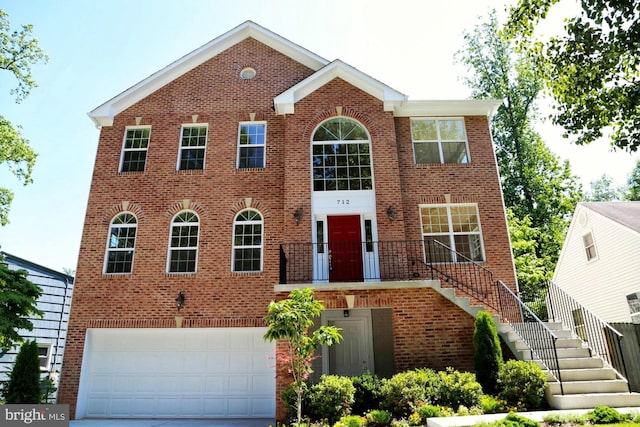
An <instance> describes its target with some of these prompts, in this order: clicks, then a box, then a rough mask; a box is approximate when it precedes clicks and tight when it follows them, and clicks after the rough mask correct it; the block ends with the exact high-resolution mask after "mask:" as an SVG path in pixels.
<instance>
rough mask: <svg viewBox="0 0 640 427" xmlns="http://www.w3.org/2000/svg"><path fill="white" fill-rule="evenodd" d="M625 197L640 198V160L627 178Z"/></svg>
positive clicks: (627, 198) (626, 198) (636, 199)
mask: <svg viewBox="0 0 640 427" xmlns="http://www.w3.org/2000/svg"><path fill="white" fill-rule="evenodd" d="M624 199H625V200H633V201H638V200H640V160H638V161H637V162H636V165H635V166H634V167H633V170H632V171H631V173H630V174H629V177H628V178H627V191H626V193H625V195H624Z"/></svg>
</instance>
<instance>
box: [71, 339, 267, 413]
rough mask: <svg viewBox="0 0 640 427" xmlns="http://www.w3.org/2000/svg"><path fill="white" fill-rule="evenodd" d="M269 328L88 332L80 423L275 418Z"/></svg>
mask: <svg viewBox="0 0 640 427" xmlns="http://www.w3.org/2000/svg"><path fill="white" fill-rule="evenodd" d="M265 332H266V328H214V329H201V328H193V329H89V330H87V341H86V343H85V350H84V358H83V365H82V373H81V378H80V389H79V392H78V405H77V410H76V412H77V413H76V417H77V418H274V417H275V388H276V384H275V366H274V365H275V359H274V357H275V344H273V343H268V342H265V341H264V340H263V338H262V336H263V335H264V333H265Z"/></svg>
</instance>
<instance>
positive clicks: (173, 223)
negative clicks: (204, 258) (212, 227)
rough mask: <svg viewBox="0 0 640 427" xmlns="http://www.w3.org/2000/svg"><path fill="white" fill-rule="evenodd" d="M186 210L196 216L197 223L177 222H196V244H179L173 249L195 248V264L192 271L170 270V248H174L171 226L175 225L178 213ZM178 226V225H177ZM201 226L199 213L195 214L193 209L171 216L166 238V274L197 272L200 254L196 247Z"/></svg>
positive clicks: (198, 243) (197, 246) (198, 242)
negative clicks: (167, 237)
mask: <svg viewBox="0 0 640 427" xmlns="http://www.w3.org/2000/svg"><path fill="white" fill-rule="evenodd" d="M186 212H190V213H193V214H194V215H195V216H196V218H198V222H197V223H192V222H185V223H179V224H182V225H183V226H184V225H187V224H189V225H195V224H197V225H198V237H197V242H196V246H195V247H193V246H179V247H176V248H175V249H176V250H188V249H195V250H196V261H195V265H194V268H193V271H170V268H171V251H172V249H174V248H173V247H172V246H171V237H172V236H173V227H174V226H175V225H176V222H175V220H176V218H177V217H178V216H179V215H180V214H183V213H186ZM178 227H180V225H178ZM201 228H202V227H201V222H200V215H198V214H197V212H195V211H193V210H191V209H184V210H181V211H180V212H178V213H176V214H175V215H174V216H173V218H171V223H170V224H169V239H168V241H167V246H168V249H167V265H166V267H165V272H166V273H167V274H178V275H179V274H195V273H197V272H198V258H199V255H200V253H199V249H198V248H199V246H200V232H201Z"/></svg>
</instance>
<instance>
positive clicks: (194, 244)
mask: <svg viewBox="0 0 640 427" xmlns="http://www.w3.org/2000/svg"><path fill="white" fill-rule="evenodd" d="M199 231H200V219H199V218H198V215H196V214H195V213H194V212H191V211H184V212H180V213H179V214H177V215H176V216H175V217H174V218H173V221H171V239H170V243H169V262H168V264H169V265H168V268H167V269H168V271H169V273H195V271H196V262H197V260H198V234H199Z"/></svg>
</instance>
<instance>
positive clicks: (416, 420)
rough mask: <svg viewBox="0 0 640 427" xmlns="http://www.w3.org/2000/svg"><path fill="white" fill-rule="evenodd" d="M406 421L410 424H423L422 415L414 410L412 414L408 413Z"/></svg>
mask: <svg viewBox="0 0 640 427" xmlns="http://www.w3.org/2000/svg"><path fill="white" fill-rule="evenodd" d="M407 422H408V423H409V425H410V426H421V425H423V424H422V417H421V416H420V414H419V413H417V412H414V413H413V414H411V415H409V418H408V419H407Z"/></svg>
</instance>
